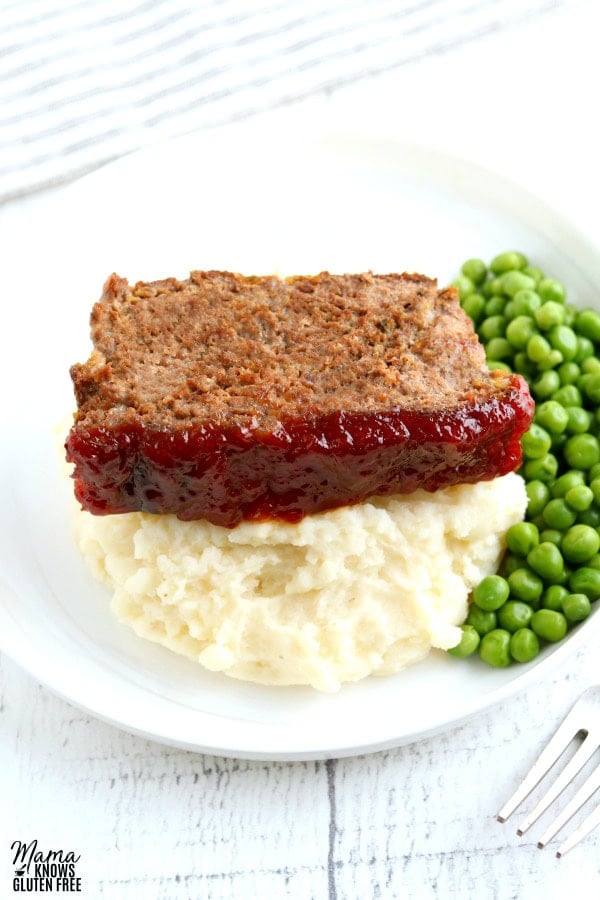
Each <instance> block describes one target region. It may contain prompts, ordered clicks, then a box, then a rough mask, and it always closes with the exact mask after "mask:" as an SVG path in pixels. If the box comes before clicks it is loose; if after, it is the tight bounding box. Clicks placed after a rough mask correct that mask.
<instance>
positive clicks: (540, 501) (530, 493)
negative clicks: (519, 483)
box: [525, 481, 600, 518]
mask: <svg viewBox="0 0 600 900" xmlns="http://www.w3.org/2000/svg"><path fill="white" fill-rule="evenodd" d="M599 487H600V485H599ZM525 492H526V494H527V515H528V516H529V517H530V518H531V517H533V516H538V515H539V514H540V513H541V512H542V510H543V509H544V507H545V505H546V503H547V502H548V500H549V499H550V488H549V487H548V485H547V484H545V483H544V482H543V481H530V482H529V483H528V484H526V485H525Z"/></svg>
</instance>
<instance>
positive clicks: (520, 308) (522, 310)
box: [509, 290, 542, 317]
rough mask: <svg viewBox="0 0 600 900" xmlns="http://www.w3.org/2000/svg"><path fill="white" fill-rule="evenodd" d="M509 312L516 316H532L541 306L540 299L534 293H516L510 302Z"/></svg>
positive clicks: (527, 291) (526, 291)
mask: <svg viewBox="0 0 600 900" xmlns="http://www.w3.org/2000/svg"><path fill="white" fill-rule="evenodd" d="M509 303H510V304H511V312H512V313H513V315H514V316H515V317H516V316H533V315H535V312H536V310H538V309H539V308H540V307H541V305H542V299H541V297H540V296H539V294H536V292H535V291H529V290H525V291H517V293H516V294H515V295H514V296H513V298H512V300H510V301H509Z"/></svg>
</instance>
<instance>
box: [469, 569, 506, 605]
mask: <svg viewBox="0 0 600 900" xmlns="http://www.w3.org/2000/svg"><path fill="white" fill-rule="evenodd" d="M508 594H509V588H508V582H507V581H506V579H505V578H502V577H501V576H500V575H487V576H486V577H485V578H483V579H482V580H481V581H480V582H479V584H478V585H477V587H476V588H475V589H474V591H473V602H474V603H476V604H477V606H478V607H479V608H480V609H484V610H486V611H488V612H490V611H491V612H494V611H495V610H497V609H499V608H500V607H501V606H502V604H503V603H505V602H506V600H507V599H508Z"/></svg>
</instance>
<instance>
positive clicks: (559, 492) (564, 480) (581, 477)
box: [550, 469, 585, 497]
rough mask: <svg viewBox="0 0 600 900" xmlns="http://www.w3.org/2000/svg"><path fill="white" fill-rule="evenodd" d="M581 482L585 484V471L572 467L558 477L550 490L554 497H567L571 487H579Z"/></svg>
mask: <svg viewBox="0 0 600 900" xmlns="http://www.w3.org/2000/svg"><path fill="white" fill-rule="evenodd" d="M580 484H585V472H579V471H577V469H572V470H571V471H570V472H565V474H564V475H561V476H560V478H557V479H556V481H555V482H554V484H553V485H552V488H551V491H550V492H551V494H552V496H553V497H566V495H567V494H568V492H569V491H570V490H571V488H574V487H578V486H579V485H580Z"/></svg>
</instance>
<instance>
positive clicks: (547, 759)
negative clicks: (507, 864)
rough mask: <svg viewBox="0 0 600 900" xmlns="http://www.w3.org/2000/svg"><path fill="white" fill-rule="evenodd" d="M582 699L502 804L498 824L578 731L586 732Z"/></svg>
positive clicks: (504, 820)
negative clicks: (582, 715)
mask: <svg viewBox="0 0 600 900" xmlns="http://www.w3.org/2000/svg"><path fill="white" fill-rule="evenodd" d="M584 698H585V694H583V695H582V696H581V697H580V698H579V700H578V701H577V703H576V704H575V705H574V707H573V709H572V710H571V711H570V712H569V713H568V714H567V716H566V717H565V719H564V721H563V723H562V725H560V726H559V727H558V729H557V731H556V733H555V734H554V736H553V737H552V738H551V739H550V741H549V742H548V744H547V745H546V747H545V749H544V750H543V751H542V752H541V754H540V756H539V758H538V760H537V762H536V763H534V764H533V766H532V767H531V769H530V770H529V772H528V773H527V775H526V776H525V778H524V779H523V781H522V782H521V784H520V785H519V786H518V788H517V789H516V791H515V792H514V794H513V795H512V797H510V798H509V799H508V800H507V802H506V803H505V804H504V806H503V807H502V809H501V810H500V812H499V813H498V815H497V819H498V821H499V822H506V820H507V819H508V817H509V816H510V815H511V814H512V813H513V812H514V811H515V809H516V808H517V806H520V804H521V803H522V802H523V800H524V799H525V798H526V797H528V796H529V794H530V793H531V792H532V790H533V789H534V787H535V786H536V785H538V784H539V783H540V781H541V780H542V778H543V777H544V775H545V774H546V772H548V771H549V770H550V769H551V768H552V766H553V765H554V763H555V762H556V760H557V759H558V758H559V756H561V755H562V754H563V753H564V751H565V750H566V748H567V746H568V745H569V744H570V743H571V741H572V740H573V738H574V737H575V735H576V734H577V733H578V732H580V731H584V730H586V729H585V728H584V727H583V726H582V724H581V721H580V712H581V709H582V706H583V705H584Z"/></svg>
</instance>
